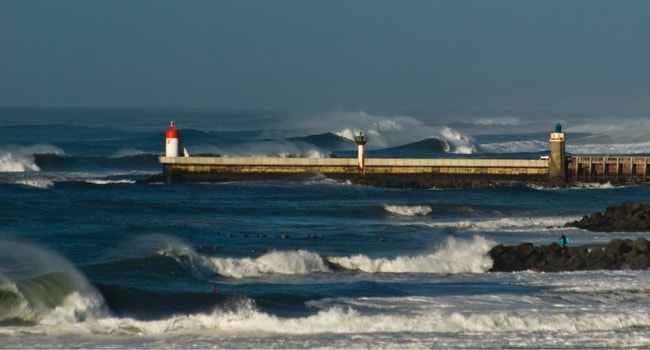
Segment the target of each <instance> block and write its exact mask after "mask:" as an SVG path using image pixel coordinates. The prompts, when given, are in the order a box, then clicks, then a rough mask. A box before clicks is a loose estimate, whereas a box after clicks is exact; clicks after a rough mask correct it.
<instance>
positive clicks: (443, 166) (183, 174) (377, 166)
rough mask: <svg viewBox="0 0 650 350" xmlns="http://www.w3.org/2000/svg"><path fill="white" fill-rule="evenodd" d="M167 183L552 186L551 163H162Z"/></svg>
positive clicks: (261, 160) (197, 159) (298, 160)
mask: <svg viewBox="0 0 650 350" xmlns="http://www.w3.org/2000/svg"><path fill="white" fill-rule="evenodd" d="M160 163H161V164H162V165H163V179H164V181H165V182H197V181H198V182H224V181H238V180H261V179H274V178H299V177H306V176H313V175H314V174H322V175H324V176H327V177H331V178H334V179H343V180H350V181H356V180H358V179H359V178H364V179H366V180H367V181H368V180H372V181H382V182H385V181H402V182H403V181H425V182H427V181H428V182H433V183H435V182H436V180H442V179H444V180H445V181H447V180H449V179H452V178H458V179H464V180H476V181H546V180H547V179H548V160H522V159H395V158H391V159H384V158H369V159H365V165H364V168H363V172H360V168H359V163H358V160H357V159H353V158H350V159H347V158H252V157H251V158H246V157H244V158H225V157H160Z"/></svg>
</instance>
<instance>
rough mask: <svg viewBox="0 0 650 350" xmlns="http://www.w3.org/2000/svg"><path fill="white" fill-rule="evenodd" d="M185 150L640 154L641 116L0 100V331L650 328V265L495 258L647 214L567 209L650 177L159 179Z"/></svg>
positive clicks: (327, 339) (379, 344) (65, 337)
mask: <svg viewBox="0 0 650 350" xmlns="http://www.w3.org/2000/svg"><path fill="white" fill-rule="evenodd" d="M171 120H174V121H175V123H176V125H177V127H178V129H179V133H180V139H181V142H182V144H183V146H184V147H185V148H186V149H187V151H188V153H189V154H190V155H220V156H277V157H355V156H356V147H355V145H354V142H353V141H352V135H353V134H354V133H356V132H358V131H359V130H363V131H364V133H365V134H366V135H367V136H368V139H369V141H368V144H367V148H368V157H397V158H400V157H401V158H422V157H425V158H426V157H429V158H443V157H483V158H523V159H538V158H539V157H540V156H543V155H546V154H548V149H549V142H548V138H549V133H550V132H552V131H554V129H555V124H556V123H557V122H560V123H561V125H562V127H563V131H564V132H565V133H566V135H567V153H573V154H606V153H609V154H625V155H628V154H635V155H648V154H650V127H649V126H650V125H649V124H650V121H648V118H646V117H645V116H616V117H612V116H607V115H601V116H599V115H595V114H594V115H589V114H584V115H570V114H568V113H567V114H563V113H549V114H542V115H536V114H534V113H528V114H527V113H524V112H522V113H519V114H517V113H509V114H506V113H492V114H479V113H475V114H473V113H439V114H430V115H428V114H426V113H419V114H413V115H406V114H388V113H386V114H381V113H370V112H336V111H332V112H328V113H320V114H309V113H303V114H301V113H295V112H279V111H271V112H269V111H261V110H207V109H206V110H200V109H105V108H104V109H102V108H0V242H1V244H0V348H29V349H32V348H79V347H81V348H183V349H189V348H311V349H320V348H323V349H332V348H336V349H338V348H384V349H386V348H596V347H601V348H602V347H604V348H647V347H650V313H649V311H650V272H648V271H629V270H628V271H586V272H585V271H581V272H561V273H537V272H530V271H527V272H517V273H491V272H488V270H489V269H490V267H491V266H492V261H491V259H490V258H489V256H488V254H487V253H488V251H489V250H490V249H491V248H492V247H493V246H495V245H497V244H505V245H511V244H519V243H523V242H532V243H533V244H535V245H546V244H550V243H552V242H555V241H556V240H557V239H558V238H559V237H560V235H561V234H562V233H565V234H566V235H567V236H569V237H570V238H571V243H570V244H571V245H572V246H580V245H585V244H593V243H605V242H608V241H609V240H611V239H613V238H637V237H643V238H646V239H650V234H649V233H648V232H608V233H602V232H590V231H584V230H579V229H576V228H564V227H563V225H564V224H565V223H567V222H570V221H574V220H579V219H580V218H582V217H583V216H584V215H591V214H592V213H594V212H598V211H604V210H605V208H606V207H608V206H615V205H619V204H621V203H623V202H627V201H639V202H646V201H647V198H650V188H649V187H643V186H627V187H617V186H613V185H611V184H609V183H602V184H578V186H576V187H572V188H563V189H559V188H540V187H536V186H520V187H495V188H482V189H436V188H431V189H396V188H378V187H367V186H360V185H354V184H352V183H349V182H339V181H334V180H331V179H328V178H326V177H324V176H322V175H318V174H314V175H313V176H312V177H309V178H307V179H303V180H273V181H270V180H269V181H250V182H228V183H194V184H162V183H147V182H144V181H140V180H143V179H147V178H149V177H151V176H152V175H155V174H158V173H160V172H161V171H162V168H161V166H160V165H159V164H158V156H159V155H162V154H163V153H164V147H165V139H164V138H165V131H166V130H167V129H168V128H169V125H170V121H171Z"/></svg>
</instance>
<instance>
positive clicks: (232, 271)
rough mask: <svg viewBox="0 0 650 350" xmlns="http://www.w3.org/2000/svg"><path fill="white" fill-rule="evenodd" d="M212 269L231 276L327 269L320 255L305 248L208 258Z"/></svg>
mask: <svg viewBox="0 0 650 350" xmlns="http://www.w3.org/2000/svg"><path fill="white" fill-rule="evenodd" d="M205 263H206V264H209V265H210V267H211V269H212V271H213V272H214V273H217V274H219V275H221V276H225V277H231V278H244V277H261V276H264V275H274V274H281V275H296V274H308V273H315V272H327V271H329V269H328V267H327V265H326V264H325V262H324V261H323V259H321V257H320V256H319V255H318V254H316V253H312V252H308V251H305V250H290V251H272V252H270V253H267V254H264V255H262V256H260V257H258V258H240V259H238V258H214V257H211V258H208V259H207V261H206V262H205Z"/></svg>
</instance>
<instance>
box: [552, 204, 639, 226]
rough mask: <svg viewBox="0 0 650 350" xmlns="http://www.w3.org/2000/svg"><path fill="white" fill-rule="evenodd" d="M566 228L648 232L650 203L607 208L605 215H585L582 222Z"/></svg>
mask: <svg viewBox="0 0 650 350" xmlns="http://www.w3.org/2000/svg"><path fill="white" fill-rule="evenodd" d="M564 226H565V227H577V228H581V229H585V230H589V231H600V232H614V231H615V232H648V231H649V230H650V203H645V204H642V203H638V202H626V203H623V204H621V205H619V206H616V207H607V208H606V209H605V212H604V213H600V212H597V213H593V214H591V215H590V216H586V215H585V216H584V217H583V218H582V219H581V220H578V221H573V222H569V223H566V224H565V225H564Z"/></svg>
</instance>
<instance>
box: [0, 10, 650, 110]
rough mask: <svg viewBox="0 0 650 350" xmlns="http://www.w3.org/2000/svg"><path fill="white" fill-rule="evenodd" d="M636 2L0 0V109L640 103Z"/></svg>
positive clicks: (644, 73) (648, 87) (648, 96)
mask: <svg viewBox="0 0 650 350" xmlns="http://www.w3.org/2000/svg"><path fill="white" fill-rule="evenodd" d="M648 18H650V1H629V0H628V1H626V0H621V1H613V0H612V1H599V0H588V1H587V0H573V1H572V0H562V1H555V0H545V1H542V0H539V1H527V0H513V1H507V0H490V1H488V0H474V1H472V0H453V1H437V0H425V1H420V0H405V1H393V0H391V1H385V0H345V1H341V0H295V1H294V0H255V1H251V0H237V1H221V0H186V1H172V0H110V1H109V0H106V1H100V0H56V1H51V0H0V107H8V106H11V107H15V106H27V107H31V106H62V107H155V108H158V107H162V108H165V107H174V108H230V109H238V108H241V109H279V110H330V109H339V110H373V111H454V110H476V111H497V110H499V111H508V110H528V111H544V110H568V111H631V112H647V111H650V69H649V67H648V65H649V63H650V45H649V42H648V38H650V22H649V21H648Z"/></svg>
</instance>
